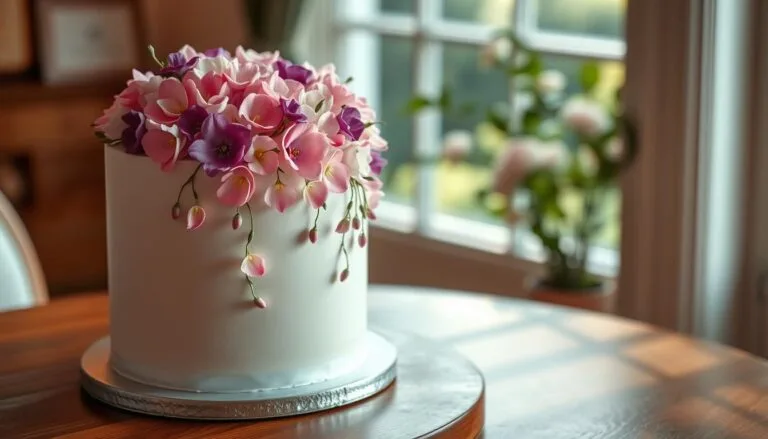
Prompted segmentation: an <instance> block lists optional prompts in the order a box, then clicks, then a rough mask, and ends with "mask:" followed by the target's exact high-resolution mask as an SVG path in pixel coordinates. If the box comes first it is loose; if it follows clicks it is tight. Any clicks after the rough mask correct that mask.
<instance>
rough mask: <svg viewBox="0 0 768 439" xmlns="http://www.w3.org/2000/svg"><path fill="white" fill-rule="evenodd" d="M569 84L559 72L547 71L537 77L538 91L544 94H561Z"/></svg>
mask: <svg viewBox="0 0 768 439" xmlns="http://www.w3.org/2000/svg"><path fill="white" fill-rule="evenodd" d="M567 82H568V80H567V79H566V77H565V75H564V74H563V72H561V71H559V70H545V71H543V72H541V73H540V74H539V76H538V77H536V89H537V90H539V91H540V92H541V93H544V94H554V93H560V92H562V91H563V90H565V85H566V83H567Z"/></svg>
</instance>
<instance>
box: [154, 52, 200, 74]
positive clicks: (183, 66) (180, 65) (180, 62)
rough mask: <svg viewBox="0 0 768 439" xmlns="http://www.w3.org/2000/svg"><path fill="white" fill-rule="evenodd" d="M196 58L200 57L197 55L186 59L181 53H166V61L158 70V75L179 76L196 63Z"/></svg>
mask: <svg viewBox="0 0 768 439" xmlns="http://www.w3.org/2000/svg"><path fill="white" fill-rule="evenodd" d="M198 59H200V57H198V56H193V57H192V58H190V59H187V58H186V57H185V56H184V54H183V53H181V52H173V53H172V54H170V55H168V63H167V64H166V66H165V67H163V68H162V69H161V70H160V75H162V76H177V77H179V78H180V77H182V76H184V74H185V73H187V72H188V71H190V70H191V69H192V68H193V67H194V66H195V64H197V60H198Z"/></svg>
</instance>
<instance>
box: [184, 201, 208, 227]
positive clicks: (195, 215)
mask: <svg viewBox="0 0 768 439" xmlns="http://www.w3.org/2000/svg"><path fill="white" fill-rule="evenodd" d="M204 222H205V210H204V209H203V208H202V207H200V206H192V207H190V208H189V211H188V212H187V230H195V229H197V228H198V227H200V226H202V225H203V223H204Z"/></svg>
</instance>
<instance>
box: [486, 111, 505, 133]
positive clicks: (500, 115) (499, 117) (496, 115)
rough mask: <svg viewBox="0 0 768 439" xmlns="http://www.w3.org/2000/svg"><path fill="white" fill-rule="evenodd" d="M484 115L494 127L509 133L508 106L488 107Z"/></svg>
mask: <svg viewBox="0 0 768 439" xmlns="http://www.w3.org/2000/svg"><path fill="white" fill-rule="evenodd" d="M485 116H486V118H487V119H488V122H490V123H491V125H493V126H494V128H496V129H497V130H499V131H502V132H504V133H509V108H508V106H507V105H504V106H498V105H497V106H493V107H490V108H488V110H487V111H486V114H485Z"/></svg>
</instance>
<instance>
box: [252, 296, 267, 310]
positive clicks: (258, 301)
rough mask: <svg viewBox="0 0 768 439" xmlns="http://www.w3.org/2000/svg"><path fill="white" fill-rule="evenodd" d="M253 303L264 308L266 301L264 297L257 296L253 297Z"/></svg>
mask: <svg viewBox="0 0 768 439" xmlns="http://www.w3.org/2000/svg"><path fill="white" fill-rule="evenodd" d="M253 304H254V305H256V306H258V307H259V308H261V309H264V308H266V307H267V302H266V301H265V300H264V299H262V298H261V297H257V298H255V299H253Z"/></svg>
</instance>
